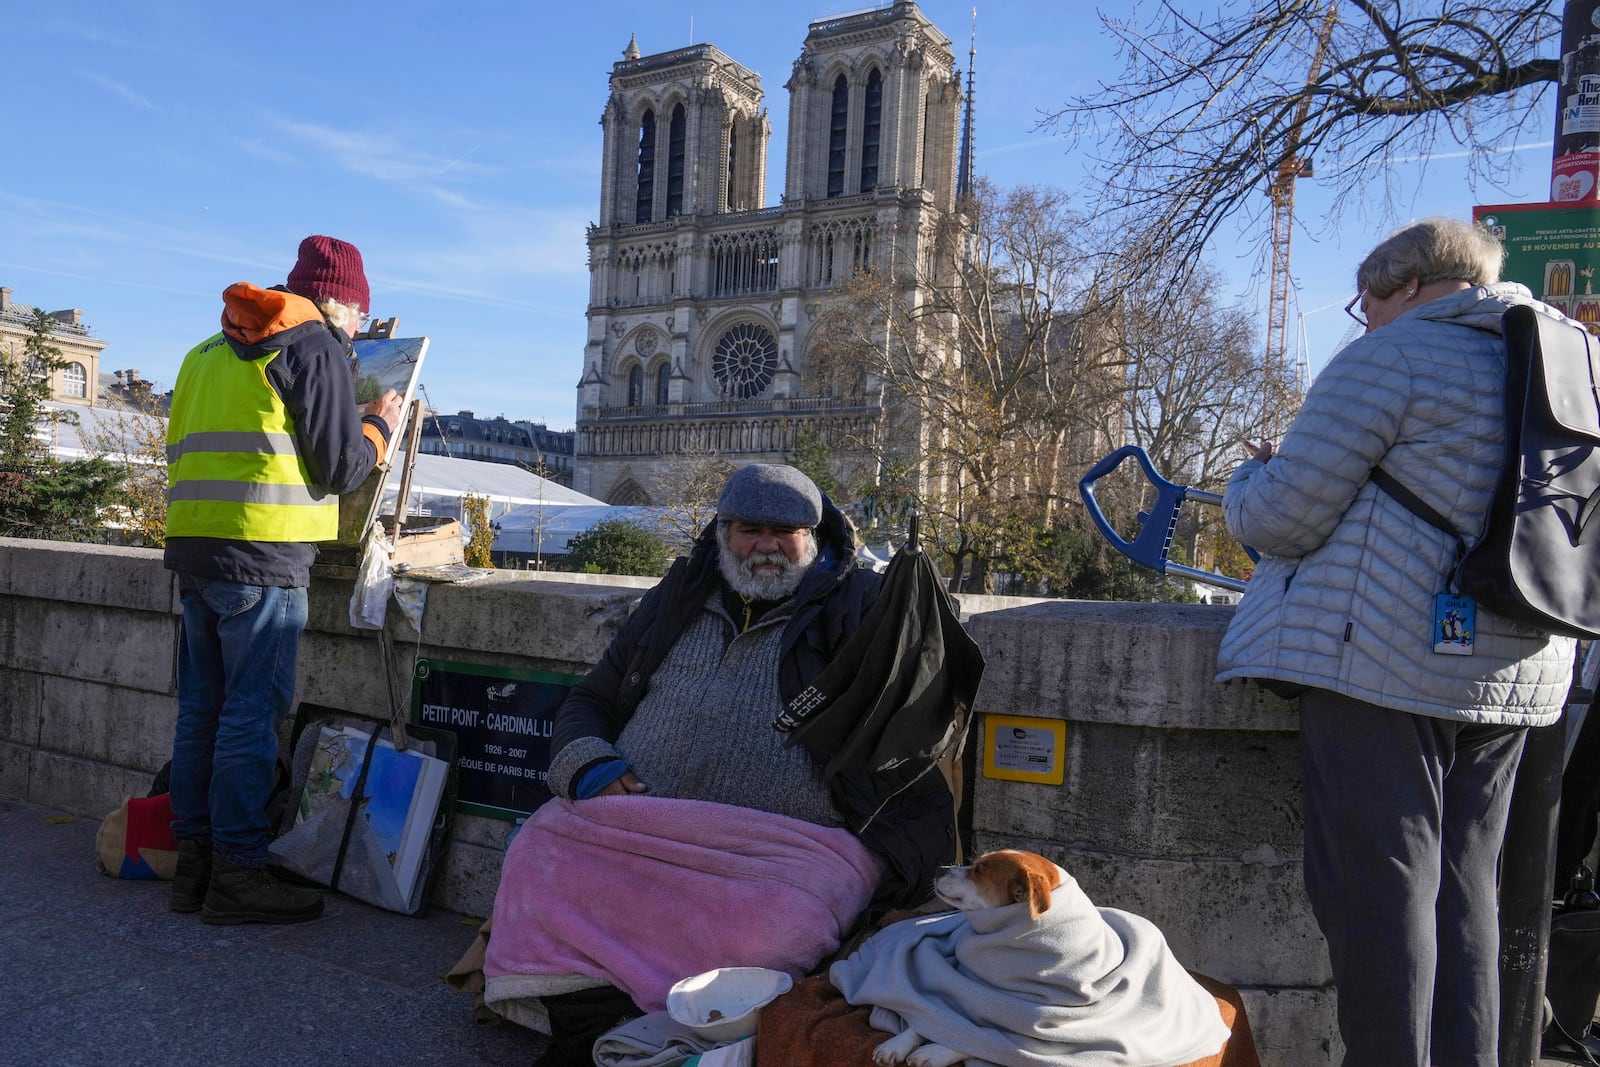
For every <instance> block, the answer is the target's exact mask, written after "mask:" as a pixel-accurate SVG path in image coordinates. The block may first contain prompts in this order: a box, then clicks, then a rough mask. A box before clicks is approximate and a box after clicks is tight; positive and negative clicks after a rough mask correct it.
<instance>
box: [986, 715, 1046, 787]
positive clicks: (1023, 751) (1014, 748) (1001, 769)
mask: <svg viewBox="0 0 1600 1067" xmlns="http://www.w3.org/2000/svg"><path fill="white" fill-rule="evenodd" d="M1066 749H1067V724H1066V723H1065V722H1064V721H1062V720H1061V719H1038V718H1031V717H1028V716H1024V715H988V716H985V717H984V720H983V776H984V777H985V778H1003V779H1008V780H1010V781H1014V782H1043V783H1044V784H1045V785H1060V784H1061V783H1062V782H1063V781H1065V780H1066V777H1067V761H1066Z"/></svg>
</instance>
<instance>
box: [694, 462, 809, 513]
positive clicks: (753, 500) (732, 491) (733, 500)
mask: <svg viewBox="0 0 1600 1067" xmlns="http://www.w3.org/2000/svg"><path fill="white" fill-rule="evenodd" d="M717 518H718V519H719V520H721V521H722V522H731V521H733V520H738V521H739V522H748V523H751V524H754V525H758V526H793V527H796V528H799V527H809V526H815V525H817V523H819V522H821V521H822V492H821V490H819V489H818V488H817V483H815V482H813V481H812V480H811V479H810V478H807V477H806V476H805V475H804V474H801V473H800V472H799V471H797V470H795V469H794V468H793V467H790V466H788V465H787V464H783V463H752V464H750V466H748V467H740V468H739V469H738V470H736V471H734V472H733V474H732V475H731V476H729V478H728V482H727V484H726V485H724V486H723V487H722V495H721V496H720V497H718V498H717Z"/></svg>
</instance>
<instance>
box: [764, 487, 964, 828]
mask: <svg viewBox="0 0 1600 1067" xmlns="http://www.w3.org/2000/svg"><path fill="white" fill-rule="evenodd" d="M982 677H983V653H982V652H980V651H979V650H978V646H977V643H976V642H974V641H973V640H972V638H971V637H969V636H968V635H967V632H966V631H965V630H963V629H962V628H961V623H960V621H959V620H958V619H957V618H956V609H955V605H954V604H953V602H952V601H951V599H950V594H949V593H947V592H946V591H945V588H944V583H943V582H942V581H941V580H940V578H939V572H938V570H936V569H935V567H934V565H933V561H932V560H931V559H930V558H929V557H928V554H927V553H926V552H924V551H922V546H921V544H920V543H919V542H918V539H917V517H916V515H915V514H913V515H912V518H911V530H910V539H909V540H908V541H907V542H906V544H905V545H904V546H902V547H901V549H900V551H898V552H896V553H895V555H894V559H893V560H891V561H890V563H889V569H888V571H887V572H886V573H885V574H884V577H883V587H882V588H881V589H880V590H879V592H878V599H877V600H876V601H875V602H874V603H873V605H872V608H871V609H870V610H869V611H868V612H867V615H866V618H864V619H863V620H862V622H861V627H860V629H858V630H857V631H856V632H855V633H854V634H853V635H851V637H850V639H849V640H848V641H846V642H845V644H844V645H843V646H842V647H841V648H840V649H839V650H838V652H837V654H836V655H835V657H834V659H833V661H832V662H831V663H830V664H829V665H828V666H827V668H826V669H824V670H823V672H822V673H821V674H819V675H818V676H817V677H816V679H815V680H813V681H812V683H811V684H810V685H809V686H807V687H806V688H805V689H804V690H803V691H802V692H801V693H800V694H799V695H797V696H796V697H795V698H794V699H793V700H791V701H790V702H789V703H788V705H787V706H786V707H785V709H784V712H783V714H782V715H780V716H779V717H778V720H777V722H776V723H775V724H774V725H775V726H776V727H777V729H779V730H780V731H783V732H785V733H787V734H788V735H789V739H790V741H791V742H794V741H800V742H803V743H804V744H805V745H806V747H807V748H809V749H810V750H811V751H813V752H815V753H817V754H819V755H821V756H822V757H824V758H825V759H827V761H828V762H827V764H826V766H825V768H824V774H825V775H826V777H827V779H828V781H829V784H830V785H831V786H833V787H834V788H835V789H840V788H844V789H847V790H852V789H858V788H866V789H868V790H869V791H870V793H871V795H870V796H856V797H851V798H849V800H850V803H848V804H846V805H844V807H845V810H847V811H855V812H863V813H865V814H864V816H863V818H864V822H863V823H862V825H860V826H855V827H853V829H855V831H856V832H857V833H860V832H862V831H863V830H865V829H866V827H867V826H868V825H870V824H871V822H872V819H873V817H874V816H875V815H876V814H877V813H878V812H879V811H880V810H881V809H882V807H883V805H884V803H885V802H887V801H888V800H889V799H890V798H892V797H893V796H894V795H895V794H897V793H899V792H900V791H901V790H903V789H905V788H906V787H907V786H909V785H911V784H912V783H913V782H915V781H916V780H917V779H919V778H921V777H922V776H923V775H924V774H927V773H928V772H929V771H930V770H932V769H933V768H934V767H936V766H937V765H938V763H939V761H940V760H941V759H942V758H944V757H945V756H948V755H952V754H958V753H960V751H961V748H962V745H963V743H964V742H965V739H966V733H967V723H968V720H969V717H970V712H971V709H972V700H973V696H974V694H975V693H976V692H977V689H978V682H979V680H980V679H981V678H982ZM862 771H865V772H866V773H865V774H862V773H860V772H862ZM863 782H864V783H867V784H866V785H865V786H862V785H860V784H858V783H863Z"/></svg>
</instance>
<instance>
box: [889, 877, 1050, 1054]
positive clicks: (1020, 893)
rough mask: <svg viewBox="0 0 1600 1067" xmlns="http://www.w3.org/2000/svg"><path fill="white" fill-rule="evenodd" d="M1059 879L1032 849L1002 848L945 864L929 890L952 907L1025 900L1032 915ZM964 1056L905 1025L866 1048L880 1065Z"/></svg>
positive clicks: (1047, 902) (1041, 910)
mask: <svg viewBox="0 0 1600 1067" xmlns="http://www.w3.org/2000/svg"><path fill="white" fill-rule="evenodd" d="M1060 884H1061V868H1059V867H1057V866H1056V865H1055V864H1054V863H1051V862H1050V861H1049V860H1047V859H1045V858H1044V857H1043V856H1041V855H1039V854H1038V853H1037V852H1023V851H1020V850H1018V849H1014V848H1003V849H1000V850H998V851H995V852H986V853H984V854H983V855H981V856H979V857H978V859H977V861H976V862H975V863H973V864H972V866H970V867H946V868H945V869H944V870H943V871H941V872H940V873H939V876H938V877H937V878H935V879H934V880H933V891H934V892H935V893H936V894H938V896H939V899H940V900H943V901H944V902H945V903H946V904H949V905H950V906H951V907H953V908H957V909H959V910H961V911H976V910H978V909H980V908H1003V907H1005V906H1007V905H1009V904H1020V903H1023V902H1024V901H1026V902H1027V905H1028V915H1029V917H1030V918H1032V919H1038V918H1039V916H1040V915H1041V914H1042V913H1044V912H1045V911H1047V910H1049V908H1050V893H1051V892H1052V891H1053V890H1054V889H1055V888H1056V886H1058V885H1060ZM966 1058H967V1057H966V1056H965V1055H963V1054H962V1053H960V1052H956V1051H955V1050H953V1049H948V1048H945V1047H944V1046H943V1045H938V1044H934V1043H933V1042H931V1041H928V1040H926V1039H925V1038H923V1036H922V1035H921V1034H919V1033H917V1032H916V1031H915V1030H913V1029H911V1028H910V1027H907V1028H906V1029H904V1030H902V1031H900V1032H899V1033H898V1034H896V1035H894V1036H893V1037H891V1038H890V1039H889V1040H887V1041H885V1042H884V1043H883V1044H881V1045H879V1046H878V1047H877V1048H875V1049H873V1050H872V1061H873V1062H874V1063H877V1064H882V1065H883V1067H893V1065H897V1064H902V1063H904V1064H910V1067H952V1065H954V1064H958V1063H960V1062H961V1061H962V1060H964V1059H966Z"/></svg>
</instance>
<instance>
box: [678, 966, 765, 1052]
mask: <svg viewBox="0 0 1600 1067" xmlns="http://www.w3.org/2000/svg"><path fill="white" fill-rule="evenodd" d="M793 986H794V979H792V978H790V977H789V976H788V975H787V974H785V973H784V972H782V971H774V970H769V969H768V968H766V967H719V968H717V969H716V970H714V971H706V972H705V973H704V974H697V975H693V976H691V977H689V978H685V979H684V980H683V981H681V982H679V983H677V984H676V985H674V986H673V987H672V988H671V989H670V990H668V991H667V1014H668V1015H670V1016H672V1018H673V1020H674V1021H676V1022H679V1023H682V1024H683V1025H684V1026H687V1027H689V1028H690V1029H692V1030H694V1031H695V1032H696V1033H698V1034H700V1035H701V1036H702V1037H704V1038H706V1039H707V1040H710V1041H717V1042H733V1041H738V1040H741V1039H742V1038H746V1037H749V1036H750V1035H751V1034H753V1033H755V1032H756V1023H757V1021H758V1020H759V1018H760V1014H761V1009H762V1008H764V1007H765V1006H766V1005H768V1004H771V1003H772V1002H773V1001H774V1000H777V999H778V998H779V997H781V996H782V995H783V994H785V993H787V992H788V991H789V990H790V989H791V988H792V987H793Z"/></svg>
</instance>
